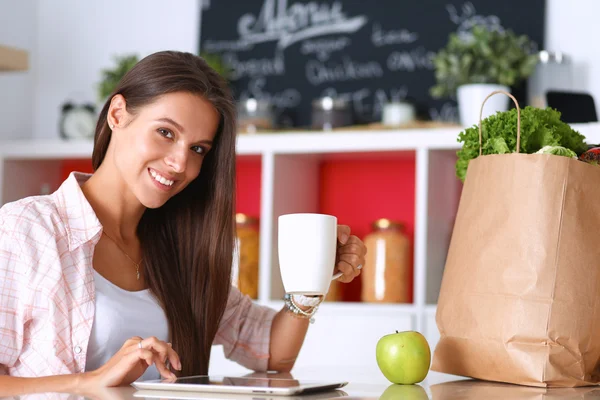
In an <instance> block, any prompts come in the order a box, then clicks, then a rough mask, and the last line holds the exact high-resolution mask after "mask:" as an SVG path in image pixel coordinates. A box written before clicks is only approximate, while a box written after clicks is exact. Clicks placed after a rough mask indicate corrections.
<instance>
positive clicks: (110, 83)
mask: <svg viewBox="0 0 600 400" xmlns="http://www.w3.org/2000/svg"><path fill="white" fill-rule="evenodd" d="M138 61H139V58H138V56H137V54H126V55H120V56H115V57H114V62H115V65H114V66H113V67H112V68H105V69H103V70H102V72H101V74H102V80H101V81H100V84H99V85H98V99H99V101H100V103H101V104H103V103H104V102H105V101H106V100H107V98H108V96H110V95H111V94H112V93H113V92H114V90H115V88H116V87H117V85H118V84H119V81H120V80H121V78H123V76H124V75H125V74H126V73H127V71H129V70H130V69H131V68H133V66H134V65H135V64H137V62H138ZM100 108H102V107H100Z"/></svg>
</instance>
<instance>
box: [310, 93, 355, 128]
mask: <svg viewBox="0 0 600 400" xmlns="http://www.w3.org/2000/svg"><path fill="white" fill-rule="evenodd" d="M311 118H312V123H311V124H312V128H313V129H319V130H324V131H330V130H332V129H333V128H339V127H341V126H348V125H352V109H351V108H350V104H349V103H348V102H346V101H345V100H343V99H334V98H332V97H327V96H326V97H323V98H320V99H316V100H313V102H312V116H311Z"/></svg>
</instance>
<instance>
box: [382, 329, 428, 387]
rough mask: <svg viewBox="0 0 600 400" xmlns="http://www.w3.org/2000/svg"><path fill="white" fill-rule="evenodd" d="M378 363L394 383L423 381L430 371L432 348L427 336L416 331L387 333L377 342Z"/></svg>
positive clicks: (384, 373)
mask: <svg viewBox="0 0 600 400" xmlns="http://www.w3.org/2000/svg"><path fill="white" fill-rule="evenodd" d="M375 356H376V358H377V365H378V366H379V369H380V370H381V372H382V373H383V375H384V376H385V377H386V378H387V379H388V380H389V381H390V382H392V383H400V384H412V383H418V382H421V381H422V380H423V379H425V377H426V376H427V373H428V372H429V365H430V363H431V350H430V348H429V343H427V339H425V336H423V335H422V334H420V333H419V332H415V331H406V332H398V331H396V333H392V334H390V335H385V336H384V337H382V338H381V339H379V341H378V342H377V349H376V354H375Z"/></svg>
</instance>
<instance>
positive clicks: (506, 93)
mask: <svg viewBox="0 0 600 400" xmlns="http://www.w3.org/2000/svg"><path fill="white" fill-rule="evenodd" d="M498 93H502V94H505V95H507V96H508V97H510V98H511V99H512V101H513V102H514V103H515V107H517V153H519V149H520V148H521V109H520V108H519V103H518V102H517V99H515V98H514V96H513V95H512V94H510V93H508V92H505V91H504V90H495V91H493V92H492V93H490V94H489V95H488V96H487V97H486V98H485V100H483V103H482V104H481V110H479V155H481V154H482V151H483V148H482V143H481V141H482V139H481V117H482V116H483V106H484V105H485V102H486V101H487V99H489V98H490V97H492V96H493V95H495V94H498Z"/></svg>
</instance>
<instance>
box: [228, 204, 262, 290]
mask: <svg viewBox="0 0 600 400" xmlns="http://www.w3.org/2000/svg"><path fill="white" fill-rule="evenodd" d="M235 223H236V232H237V233H236V238H237V240H236V257H235V260H234V268H233V271H232V275H233V277H232V280H233V284H234V286H237V287H238V289H239V290H240V292H242V293H243V294H247V295H248V296H250V297H251V298H252V299H257V298H258V252H259V247H258V246H259V241H258V219H257V218H254V217H251V216H248V215H246V214H241V213H238V214H236V215H235Z"/></svg>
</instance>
